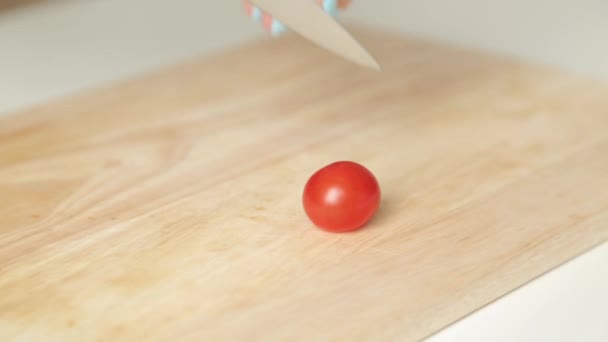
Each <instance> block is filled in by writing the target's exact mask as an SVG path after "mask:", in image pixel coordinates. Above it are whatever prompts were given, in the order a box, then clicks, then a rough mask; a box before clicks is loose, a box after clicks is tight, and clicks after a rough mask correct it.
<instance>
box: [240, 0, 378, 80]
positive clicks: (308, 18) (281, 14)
mask: <svg viewBox="0 0 608 342" xmlns="http://www.w3.org/2000/svg"><path fill="white" fill-rule="evenodd" d="M251 2H252V3H253V4H255V5H256V6H258V7H259V8H261V9H263V10H264V11H266V12H268V13H269V14H270V15H272V16H273V17H275V18H277V19H278V20H279V21H281V22H282V23H283V24H285V25H286V26H287V27H289V28H291V29H292V30H294V31H295V32H297V33H299V34H300V35H302V36H303V37H304V38H306V39H308V40H310V41H312V42H314V43H316V44H318V45H320V46H322V47H324V48H325V49H327V50H329V51H331V52H333V53H335V54H337V55H339V56H342V57H343V58H346V59H348V60H350V61H352V62H354V63H356V64H359V65H361V66H365V67H368V68H371V69H375V70H380V66H379V65H378V62H376V60H375V59H374V57H372V56H371V54H370V53H369V52H367V50H365V48H363V47H362V46H361V44H359V42H357V40H355V38H353V37H352V36H351V35H350V33H348V31H347V30H346V29H345V28H344V27H342V26H341V25H340V24H338V23H337V22H336V21H335V20H334V19H333V18H332V17H331V16H330V15H328V14H327V13H325V12H324V11H323V9H322V8H321V7H320V6H318V5H316V4H315V3H313V2H312V1H310V0H251Z"/></svg>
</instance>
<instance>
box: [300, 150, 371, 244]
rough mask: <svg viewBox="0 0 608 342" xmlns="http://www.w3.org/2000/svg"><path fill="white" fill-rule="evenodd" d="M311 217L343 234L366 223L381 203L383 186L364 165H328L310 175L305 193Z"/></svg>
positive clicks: (339, 163)
mask: <svg viewBox="0 0 608 342" xmlns="http://www.w3.org/2000/svg"><path fill="white" fill-rule="evenodd" d="M302 202H303V204H304V210H305V211H306V215H307V216H308V218H309V219H310V220H311V221H312V222H313V223H314V224H315V225H316V226H318V227H319V228H321V229H324V230H326V231H329V232H334V233H342V232H348V231H353V230H356V229H359V228H361V227H362V226H364V225H365V224H366V223H367V222H368V221H369V220H370V219H371V218H372V217H373V216H374V214H375V213H376V210H377V209H378V206H379V205H380V186H379V185H378V181H377V180H376V178H375V177H374V175H373V174H372V173H371V172H370V171H369V170H368V169H366V168H365V167H363V166H361V165H359V164H357V163H354V162H349V161H341V162H336V163H332V164H329V165H327V166H325V167H324V168H322V169H320V170H319V171H317V172H315V174H313V175H312V177H310V179H309V180H308V182H307V183H306V186H305V187H304V194H303V196H302Z"/></svg>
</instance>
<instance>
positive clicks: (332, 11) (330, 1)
mask: <svg viewBox="0 0 608 342" xmlns="http://www.w3.org/2000/svg"><path fill="white" fill-rule="evenodd" d="M313 1H314V2H316V3H318V4H319V6H321V7H322V8H323V10H325V12H327V13H328V14H329V15H331V16H334V17H335V16H336V15H338V12H339V11H341V10H345V9H346V8H348V6H349V5H350V3H351V0H313ZM243 4H244V6H245V12H246V13H247V16H249V17H250V18H251V19H253V21H255V22H261V23H262V25H263V26H264V29H266V31H267V32H269V33H270V34H272V35H273V36H278V35H280V34H281V33H283V32H285V30H286V29H285V25H283V23H281V22H280V21H278V20H277V19H275V18H273V17H272V16H271V15H270V14H268V13H266V12H264V11H263V10H261V9H260V8H258V7H256V6H255V5H253V4H252V3H251V2H250V1H249V0H244V1H243Z"/></svg>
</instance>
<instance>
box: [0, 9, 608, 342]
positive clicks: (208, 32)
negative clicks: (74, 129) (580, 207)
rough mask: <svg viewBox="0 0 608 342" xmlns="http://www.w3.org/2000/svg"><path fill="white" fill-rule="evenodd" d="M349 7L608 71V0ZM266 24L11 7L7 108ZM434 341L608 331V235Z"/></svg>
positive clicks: (433, 33)
mask: <svg viewBox="0 0 608 342" xmlns="http://www.w3.org/2000/svg"><path fill="white" fill-rule="evenodd" d="M531 3H532V4H531ZM347 17H350V18H354V19H358V20H360V21H362V22H366V23H371V24H373V25H375V26H385V27H387V28H391V29H396V30H399V31H403V32H404V33H409V34H416V35H422V36H428V37H431V38H438V39H442V40H448V41H451V42H455V43H459V44H464V45H468V46H474V47H481V48H484V49H489V50H493V51H496V52H498V53H503V54H509V55H513V56H517V57H522V58H525V59H528V60H532V61H536V62H541V63H546V64H549V65H554V66H557V67H561V68H563V69H565V70H570V71H573V72H577V73H581V74H584V75H587V76H590V77H597V78H604V79H606V80H608V1H606V0H552V1H544V0H536V1H527V0H511V1H491V0H490V1H488V0H458V1H447V0H444V1H439V0H424V1H413V0H360V1H356V2H355V6H354V7H353V8H352V9H351V10H350V11H349V13H348V14H347ZM259 34H261V30H260V29H259V28H258V27H257V26H254V25H252V23H251V22H249V21H248V20H247V19H246V18H245V17H244V16H243V14H242V13H241V0H54V1H50V2H49V3H47V4H40V5H34V6H29V7H27V8H23V9H18V10H11V11H8V12H4V13H0V116H3V115H10V114H11V113H14V111H15V110H18V109H21V108H24V107H27V106H30V105H33V104H38V103H40V102H43V101H46V100H49V99H53V98H56V97H60V96H63V95H67V94H71V93H74V92H77V91H82V90H83V89H89V88H92V87H95V86H99V85H101V84H104V83H107V82H113V81H116V80H119V79H123V78H126V77H131V76H134V75H137V74H141V73H145V72H147V71H150V70H154V69H156V68H159V67H163V66H167V65H171V64H175V63H178V62H180V61H183V60H187V59H190V58H193V57H197V56H200V55H203V54H206V53H210V52H212V51H217V50H219V49H222V48H224V47H227V46H230V45H234V44H238V43H239V42H242V41H244V40H246V39H250V38H253V37H255V36H257V35H259ZM1 124H2V123H1V121H0V125H1ZM607 132H608V131H607ZM607 134H608V133H607ZM598 191H608V189H605V190H604V189H598ZM429 340H430V341H433V342H442V341H591V342H595V341H598V342H606V341H608V245H607V244H604V245H603V246H600V247H598V248H596V249H594V250H592V251H590V252H588V253H586V254H584V255H582V256H580V257H578V258H576V259H574V260H573V261H571V262H569V263H568V264H566V265H563V266H561V267H559V268H558V269H556V270H554V271H552V272H550V273H548V274H546V275H544V276H542V277H540V278H539V279H536V280H534V281H532V282H531V283H529V284H527V285H525V286H523V287H522V288H520V289H518V290H516V291H514V292H512V293H511V294H509V295H507V296H505V297H503V298H501V299H499V300H497V301H496V302H494V303H492V304H490V305H488V306H486V307H484V308H482V309H481V310H479V311H477V312H475V313H473V314H472V315H470V316H468V317H466V318H465V319H463V320H461V321H459V322H457V323H456V324H454V325H452V326H450V327H448V328H447V329H445V330H443V331H441V332H440V333H438V334H436V335H434V336H433V337H431V338H430V339H429Z"/></svg>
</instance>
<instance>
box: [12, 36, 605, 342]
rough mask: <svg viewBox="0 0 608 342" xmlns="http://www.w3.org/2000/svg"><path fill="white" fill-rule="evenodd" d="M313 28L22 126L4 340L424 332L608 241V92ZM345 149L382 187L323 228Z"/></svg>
mask: <svg viewBox="0 0 608 342" xmlns="http://www.w3.org/2000/svg"><path fill="white" fill-rule="evenodd" d="M356 35H357V37H359V38H360V39H361V40H362V41H363V42H364V43H365V44H366V46H367V47H369V48H370V50H371V51H372V52H373V53H374V54H375V55H376V56H377V57H378V59H379V61H380V63H381V64H382V66H383V68H384V72H382V73H376V72H373V71H368V70H364V69H361V68H358V67H357V66H354V65H351V64H349V63H347V62H344V61H343V60H342V59H340V58H337V57H334V56H332V55H330V54H329V53H326V52H324V51H322V50H320V49H317V48H316V47H314V46H312V45H311V44H309V43H307V42H306V41H303V40H301V39H299V38H296V37H285V38H282V39H279V40H273V41H270V40H268V41H261V42H254V43H252V44H250V45H247V46H244V47H242V48H238V49H235V50H232V51H228V52H225V53H222V54H219V55H215V56H212V57H209V58H206V59H201V60H197V61H192V62H189V63H186V64H184V65H180V66H176V67H174V68H171V69H168V70H163V71H160V72H157V73H154V74H151V75H147V76H145V77H142V78H139V79H135V80H131V81H127V82H123V83H121V84H118V85H113V86H108V87H105V88H103V89H97V90H95V91H90V92H87V93H84V94H79V95H78V96H74V97H71V98H66V99H62V100H59V101H57V102H55V103H51V104H45V105H41V106H40V107H37V108H33V109H31V110H28V111H26V112H24V113H19V114H18V115H14V116H11V117H10V118H8V119H5V120H3V121H0V294H1V295H0V339H1V340H2V341H10V340H12V339H19V338H20V339H23V340H44V341H49V340H57V341H70V340H72V341H84V340H87V341H94V340H97V341H102V340H103V341H114V340H121V341H156V340H158V341H174V340H186V341H220V340H235V341H238V340H245V339H253V340H258V341H357V340H378V341H388V340H395V341H409V340H418V339H421V338H423V337H425V336H428V335H429V334H431V333H433V332H435V331H437V330H438V329H440V328H442V327H445V326H446V325H448V324H450V323H451V322H454V321H455V320H457V319H459V318H461V317H463V316H465V315H467V314H469V313H470V312H472V311H474V310H476V309H477V308H479V307H481V306H483V305H485V304H487V303H488V302H491V301H493V300H495V299H496V298H498V297H500V296H502V295H504V294H506V293H507V292H509V291H511V290H513V289H515V288H516V287H518V286H520V285H522V284H524V283H526V282H528V281H530V280H531V279H533V278H535V277H537V276H539V275H541V274H542V273H544V272H546V271H548V270H550V269H551V268H553V267H556V266H558V265H560V264H561V263H563V262H565V261H566V260H568V259H570V258H572V257H574V256H576V255H578V254H579V253H581V252H583V251H585V250H587V249H589V248H591V247H592V246H595V245H598V244H600V243H602V242H603V241H605V240H606V239H607V238H608V210H607V209H608V191H606V189H608V135H606V127H608V87H606V86H604V85H602V84H599V83H598V82H595V81H589V80H581V79H578V78H575V77H572V76H568V75H564V74H561V73H557V72H554V71H552V70H548V69H545V68H541V67H538V66H531V65H526V64H524V63H521V62H518V61H514V60H511V59H507V58H500V57H493V56H488V55H485V54H482V53H479V52H475V51H469V50H464V49H459V48H454V47H448V46H444V45H442V44H436V43H430V42H426V41H420V40H415V39H405V38H401V37H398V36H394V35H391V34H386V33H375V32H368V31H357V32H356ZM337 160H354V161H357V162H360V163H362V164H364V165H366V166H367V167H369V168H370V169H371V170H372V171H373V172H374V173H375V174H376V176H377V177H378V179H379V181H380V183H381V186H382V190H383V202H382V207H381V210H380V211H379V213H378V215H377V216H376V217H375V219H374V220H373V222H371V223H370V225H369V226H368V227H366V229H364V230H361V231H359V232H357V233H353V234H343V235H336V234H329V233H325V232H322V231H320V230H318V229H316V228H314V227H313V226H312V225H311V223H309V221H308V220H307V218H306V216H305V214H304V212H303V210H302V207H301V191H302V188H303V186H304V183H305V182H306V180H307V178H308V177H309V176H310V175H311V174H312V173H313V172H314V171H316V170H317V169H318V168H320V167H322V166H324V165H326V164H328V163H330V162H333V161H337Z"/></svg>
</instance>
